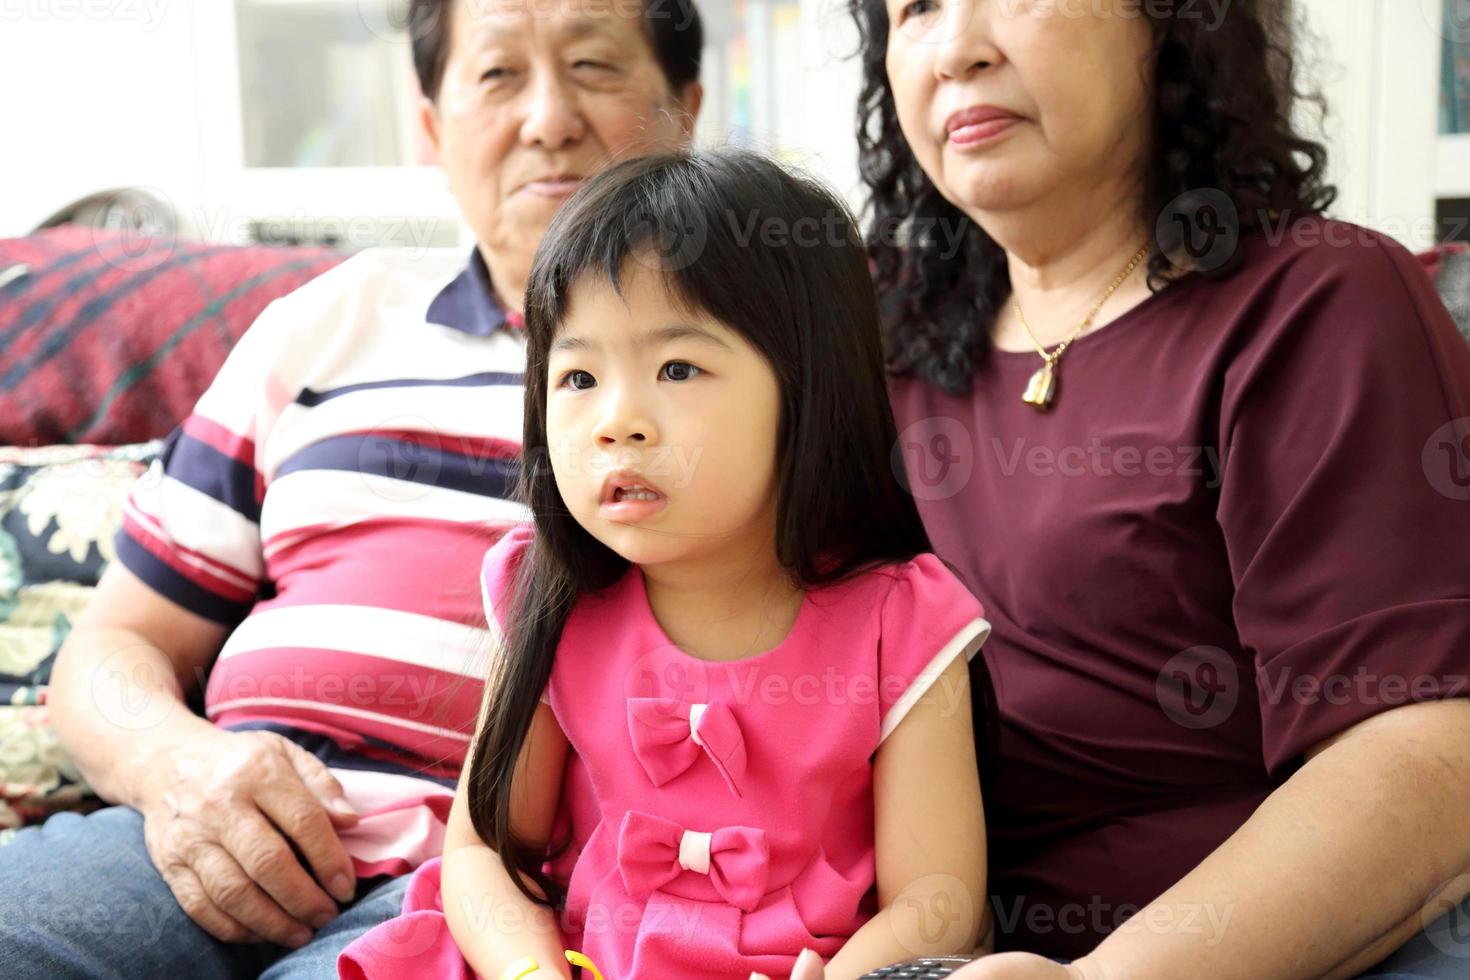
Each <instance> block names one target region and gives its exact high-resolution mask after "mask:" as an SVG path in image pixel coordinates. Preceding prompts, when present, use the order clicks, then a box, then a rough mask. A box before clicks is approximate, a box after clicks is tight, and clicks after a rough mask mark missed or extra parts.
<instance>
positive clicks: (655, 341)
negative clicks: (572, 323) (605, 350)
mask: <svg viewBox="0 0 1470 980" xmlns="http://www.w3.org/2000/svg"><path fill="white" fill-rule="evenodd" d="M676 340H697V341H700V342H701V343H706V344H712V345H714V346H715V347H718V348H720V349H721V350H724V351H730V350H732V348H731V347H730V345H729V344H727V343H725V342H724V341H723V340H721V339H720V338H719V337H717V336H715V335H714V334H712V333H710V332H709V331H708V330H705V329H704V328H702V327H696V326H694V325H693V324H691V323H677V324H674V325H673V326H670V327H659V328H658V329H657V330H645V331H643V332H642V333H640V334H639V335H638V336H637V338H636V339H634V341H633V347H634V349H635V350H642V349H643V348H645V347H655V346H658V345H659V344H669V343H673V342H674V341H676ZM597 346H598V345H597V344H596V343H595V342H594V341H590V340H586V339H584V338H582V337H574V336H570V335H563V336H562V337H561V339H560V340H558V341H557V342H556V343H554V344H552V345H551V350H549V351H548V352H547V354H548V356H549V355H551V354H558V353H561V352H562V351H566V350H592V349H594V348H595V347H597Z"/></svg>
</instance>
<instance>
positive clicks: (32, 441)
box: [0, 226, 346, 446]
mask: <svg viewBox="0 0 1470 980" xmlns="http://www.w3.org/2000/svg"><path fill="white" fill-rule="evenodd" d="M345 258H346V254H345V253H342V252H337V251H331V250H328V249H319V248H275V247H267V246H247V247H237V246H220V245H205V244H202V243H198V242H191V241H184V240H174V239H169V238H139V237H138V236H137V235H136V234H135V233H134V234H130V233H126V232H115V231H103V230H98V229H93V228H85V227H78V226H63V227H60V228H53V229H50V230H48V231H43V232H39V233H37V234H35V235H31V236H28V237H26V238H16V239H10V240H0V444H5V445H13V446H36V445H48V444H52V443H76V442H88V443H97V444H104V445H116V444H121V443H130V442H143V441H146V440H148V439H153V438H157V437H160V436H164V435H167V434H168V432H169V431H170V430H171V429H173V427H174V426H175V425H177V424H178V423H179V422H180V421H182V420H183V418H184V417H185V416H186V415H187V414H188V413H189V411H190V409H192V408H193V406H194V402H195V401H197V400H198V398H199V396H200V395H201V394H202V393H203V392H204V389H205V388H206V387H207V386H208V384H209V382H210V381H211V380H212V379H213V378H214V375H215V373H216V372H217V371H218V370H219V367H220V365H221V364H223V363H224V359H225V355H226V354H228V353H229V351H230V348H231V347H233V346H234V344H235V341H236V340H238V339H239V338H240V335H241V334H242V333H244V331H245V328H246V327H248V326H250V324H251V323H252V322H253V321H254V320H255V318H256V316H258V315H259V314H260V311H261V310H263V309H264V308H265V307H266V305H267V304H268V303H270V301H271V300H273V299H275V298H277V297H278V296H283V295H285V294H286V293H289V292H290V291H292V290H293V289H295V288H296V287H298V286H300V285H301V284H303V283H305V282H306V281H308V280H310V279H312V278H314V277H315V276H317V275H320V274H321V273H322V272H325V271H326V270H327V269H329V268H331V267H332V266H334V265H336V264H337V263H339V262H341V261H342V260H343V259H345ZM17 266H24V267H26V271H25V273H24V274H19V272H18V270H17V269H16V267H17Z"/></svg>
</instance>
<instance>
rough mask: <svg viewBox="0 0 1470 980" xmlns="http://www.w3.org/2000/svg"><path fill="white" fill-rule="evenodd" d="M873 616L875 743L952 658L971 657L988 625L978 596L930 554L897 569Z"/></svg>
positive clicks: (914, 701)
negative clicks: (875, 617) (875, 637)
mask: <svg viewBox="0 0 1470 980" xmlns="http://www.w3.org/2000/svg"><path fill="white" fill-rule="evenodd" d="M879 618H880V622H881V627H880V629H881V633H880V636H879V641H878V692H879V693H878V701H879V706H880V712H879V729H878V740H879V741H880V742H881V741H883V740H884V739H886V738H887V737H888V736H889V735H890V734H891V733H892V732H893V731H894V730H896V729H897V728H898V725H899V723H900V722H901V721H903V719H904V716H905V715H907V714H908V713H909V711H910V709H912V708H913V706H914V705H915V704H917V703H918V702H919V700H920V699H922V698H923V696H924V694H925V693H926V692H927V691H928V690H929V688H930V687H931V686H932V685H933V684H934V682H935V681H936V680H937V679H938V678H939V675H941V674H942V673H944V671H945V668H947V667H948V666H949V665H950V664H951V663H952V662H954V660H955V658H956V657H960V656H963V657H965V658H966V659H967V660H969V659H972V658H973V657H974V656H975V654H976V653H977V652H978V651H979V649H980V646H981V644H983V643H984V641H985V638H986V637H988V636H989V635H990V624H989V623H988V622H986V620H985V610H984V608H983V607H982V606H981V605H980V602H979V600H977V599H976V598H975V597H974V596H973V595H971V594H970V592H969V590H968V589H967V588H965V585H964V583H962V582H961V581H960V580H959V578H957V577H956V576H955V574H954V573H953V572H951V571H950V570H949V569H948V568H947V567H945V565H944V563H943V562H941V561H940V560H939V559H938V558H937V557H936V556H934V555H932V554H924V555H920V556H918V557H917V558H915V559H914V560H912V561H910V562H906V563H905V564H903V565H901V566H899V567H898V570H897V576H896V578H895V580H894V582H893V585H892V586H891V587H890V588H889V590H888V594H887V596H886V597H885V598H884V600H883V608H882V611H881V613H880V617H879Z"/></svg>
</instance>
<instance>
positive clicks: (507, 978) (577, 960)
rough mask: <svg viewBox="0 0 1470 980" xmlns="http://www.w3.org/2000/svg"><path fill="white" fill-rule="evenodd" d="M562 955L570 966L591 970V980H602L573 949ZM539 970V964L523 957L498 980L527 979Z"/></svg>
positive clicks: (589, 962) (587, 960) (593, 967)
mask: <svg viewBox="0 0 1470 980" xmlns="http://www.w3.org/2000/svg"><path fill="white" fill-rule="evenodd" d="M562 955H564V956H566V958H567V962H568V963H570V964H572V966H580V967H581V968H582V969H584V970H591V971H592V977H593V980H602V971H600V970H598V969H597V967H596V966H595V965H594V964H593V962H592V960H591V959H589V958H588V957H586V956H584V955H583V954H581V953H579V952H577V951H576V950H575V949H568V950H563V954H562ZM539 969H541V964H540V963H537V962H536V961H535V960H534V959H532V958H531V957H529V956H525V957H522V958H521V959H518V960H516V961H515V962H514V963H512V964H511V965H510V966H508V967H506V968H505V972H504V973H502V974H501V975H500V980H521V978H522V977H528V976H530V975H531V974H533V973H535V972H536V971H537V970H539Z"/></svg>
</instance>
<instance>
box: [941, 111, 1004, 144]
mask: <svg viewBox="0 0 1470 980" xmlns="http://www.w3.org/2000/svg"><path fill="white" fill-rule="evenodd" d="M1020 121H1021V119H1020V117H1019V116H1002V117H1000V118H996V119H987V120H985V121H984V122H977V123H973V124H971V125H969V126H960V127H958V128H956V129H954V130H952V131H951V132H950V134H949V141H950V142H951V143H953V144H954V145H955V146H975V145H977V144H980V143H984V142H986V141H987V140H991V139H994V138H995V137H997V136H999V135H1001V134H1002V133H1006V132H1009V131H1010V130H1011V129H1013V128H1014V127H1015V125H1016V123H1018V122H1020Z"/></svg>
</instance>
